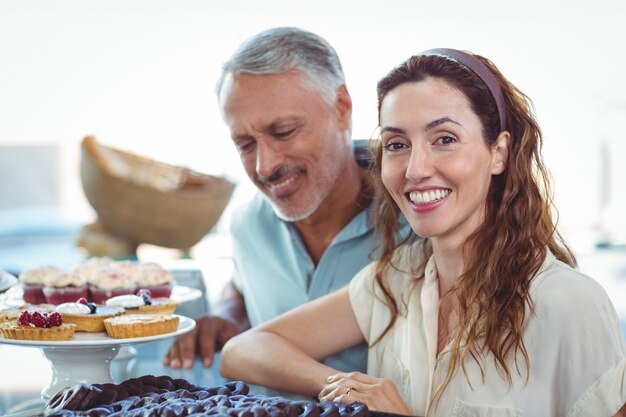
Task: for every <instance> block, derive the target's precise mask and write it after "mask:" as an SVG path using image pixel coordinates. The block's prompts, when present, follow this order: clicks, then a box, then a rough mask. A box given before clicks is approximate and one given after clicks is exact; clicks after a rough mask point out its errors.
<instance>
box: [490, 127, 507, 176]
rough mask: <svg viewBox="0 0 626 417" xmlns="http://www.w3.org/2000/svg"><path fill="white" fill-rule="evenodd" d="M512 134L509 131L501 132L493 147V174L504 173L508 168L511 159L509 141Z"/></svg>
mask: <svg viewBox="0 0 626 417" xmlns="http://www.w3.org/2000/svg"><path fill="white" fill-rule="evenodd" d="M510 141H511V135H510V134H509V132H507V131H504V132H500V134H499V135H498V138H497V139H496V141H495V143H494V144H493V146H492V147H491V174H492V175H498V174H502V173H503V172H504V170H505V169H506V165H507V162H508V160H509V143H510Z"/></svg>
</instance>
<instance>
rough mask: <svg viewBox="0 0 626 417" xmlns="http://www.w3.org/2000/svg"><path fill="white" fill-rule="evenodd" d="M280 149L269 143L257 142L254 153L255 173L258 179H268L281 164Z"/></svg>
mask: <svg viewBox="0 0 626 417" xmlns="http://www.w3.org/2000/svg"><path fill="white" fill-rule="evenodd" d="M282 161H283V155H282V152H281V151H280V148H279V147H278V146H276V145H275V144H273V143H271V142H266V141H259V142H258V143H257V153H256V173H257V175H258V176H260V177H269V176H270V175H272V174H273V173H274V172H275V171H276V169H277V168H278V167H279V166H280V165H281V164H282Z"/></svg>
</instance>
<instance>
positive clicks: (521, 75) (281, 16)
mask: <svg viewBox="0 0 626 417" xmlns="http://www.w3.org/2000/svg"><path fill="white" fill-rule="evenodd" d="M624 21H626V3H625V2H623V1H621V0H598V1H595V2H592V3H590V2H588V1H585V2H583V1H578V0H569V1H565V0H562V1H561V0H556V1H548V0H526V1H506V0H505V1H499V2H492V1H490V0H475V1H467V0H448V1H438V2H432V1H431V2H426V1H418V0H412V1H409V0H387V1H384V2H382V1H372V0H344V1H331V0H318V1H315V2H302V1H293V0H291V1H287V0H265V1H261V2H259V1H257V2H246V1H243V0H229V1H221V2H217V1H206V0H178V1H166V0H106V1H98V0H0V268H5V269H9V270H13V271H19V270H20V269H23V268H24V267H26V266H29V265H31V264H33V263H37V264H42V263H53V262H56V263H63V262H67V263H71V262H74V261H75V259H76V257H79V256H81V255H80V254H79V253H77V252H76V251H75V247H74V246H73V245H71V244H69V245H66V246H63V245H60V244H58V242H59V236H61V237H63V239H65V240H63V241H64V242H65V241H67V239H66V238H67V236H68V235H69V236H73V235H72V234H73V233H75V232H76V230H78V229H79V228H80V227H81V226H83V225H84V224H87V223H89V222H92V221H93V220H94V218H95V214H94V211H93V209H92V208H91V206H90V205H89V203H88V202H87V201H86V199H85V196H84V194H83V191H82V188H81V183H80V175H79V156H80V142H81V140H82V138H83V137H84V136H85V135H88V134H93V135H95V136H96V137H97V138H98V139H99V140H100V141H101V142H102V143H104V144H107V145H110V146H114V147H118V148H122V149H125V150H128V151H131V152H135V153H138V154H141V155H144V156H147V157H150V158H154V159H156V160H159V161H163V162H167V163H170V164H175V165H181V166H185V167H189V168H192V169H195V170H198V171H200V172H204V173H208V174H214V175H219V176H224V177H226V178H228V179H229V180H231V181H232V182H234V183H236V184H237V186H236V188H235V192H234V194H233V196H232V198H231V200H230V203H229V205H228V207H227V208H226V210H225V211H224V214H223V215H222V217H221V220H220V221H219V222H218V224H217V225H216V226H215V227H214V228H213V230H212V231H211V233H210V234H209V235H208V236H207V239H205V240H204V241H203V242H204V244H203V245H200V247H203V248H205V251H204V252H202V253H198V252H197V251H199V249H196V252H193V251H192V252H191V256H192V257H194V256H195V257H197V258H200V259H201V258H203V257H204V256H218V255H219V256H223V257H224V258H227V257H228V251H229V245H228V244H227V240H228V236H227V233H226V232H227V224H228V219H229V216H230V212H231V211H232V208H233V207H235V206H237V205H239V204H242V203H244V202H245V201H247V200H248V199H250V197H251V196H252V193H253V192H254V189H253V187H252V185H251V184H250V183H249V181H248V180H247V178H245V177H244V173H243V170H242V169H241V167H240V163H239V159H238V156H237V154H236V152H235V149H234V147H233V146H232V145H231V143H230V138H229V134H228V131H227V129H226V128H225V126H224V125H223V123H222V121H221V119H220V114H219V110H218V107H217V103H216V99H215V94H214V86H215V83H216V81H217V79H218V76H219V72H220V66H221V63H222V62H223V61H225V60H226V59H227V58H228V56H229V55H230V54H231V53H232V51H233V50H234V49H235V48H236V47H237V46H238V45H239V44H240V43H241V42H242V41H243V40H244V39H246V38H247V37H249V36H251V35H253V34H255V33H257V32H258V31H261V30H263V29H266V28H269V27H273V26H299V27H302V28H305V29H309V30H312V31H314V32H317V33H318V34H320V35H322V36H323V37H325V38H326V39H327V40H328V41H329V42H330V43H331V44H332V45H334V47H335V48H336V50H337V52H338V54H339V56H340V58H341V59H342V62H343V65H344V70H345V75H346V79H347V84H348V88H349V90H350V91H351V94H352V98H353V103H354V112H353V124H354V129H353V132H354V138H356V139H367V138H370V136H371V135H372V132H373V131H374V129H375V127H376V120H377V117H376V95H375V85H376V82H377V80H378V79H379V78H381V77H382V76H383V75H384V74H385V73H386V72H387V71H389V70H390V69H391V68H392V67H393V66H395V65H396V64H398V63H400V62H401V61H402V60H404V59H405V58H407V57H409V56H410V55H412V54H414V53H417V52H420V51H422V50H425V49H429V48H433V47H452V48H458V49H466V50H470V51H473V52H476V53H479V54H482V55H484V56H486V57H488V58H490V59H491V60H493V61H494V62H495V63H496V64H497V65H498V66H499V68H500V69H501V70H502V72H503V73H504V74H505V75H506V76H507V77H508V78H509V79H510V80H511V81H512V82H513V83H514V84H515V85H517V86H518V87H519V88H520V89H521V90H522V91H524V92H525V93H526V94H528V95H529V96H530V97H531V98H532V99H533V101H534V103H535V106H536V111H537V115H538V119H539V121H540V123H541V125H542V127H543V131H544V134H545V148H544V156H545V160H546V162H547V165H548V166H549V167H550V169H551V171H552V174H553V176H554V183H555V192H556V204H557V207H558V208H559V215H560V222H559V227H560V229H561V231H562V232H564V233H565V235H566V237H567V238H568V239H569V241H570V242H571V244H572V246H573V248H574V250H575V252H576V253H577V254H578V255H580V256H583V257H584V256H587V255H596V254H598V253H599V251H603V252H602V254H610V255H606V256H610V259H611V260H610V261H606V260H605V259H604V258H602V259H601V260H600V261H595V260H597V259H600V258H598V257H595V258H593V259H594V261H593V262H595V263H596V264H598V265H601V266H602V267H603V268H605V269H604V270H602V271H600V270H597V269H593V268H595V267H592V266H590V267H589V273H590V274H592V275H594V273H596V274H601V275H608V276H609V277H610V279H612V280H611V281H610V282H607V283H605V286H607V287H609V288H610V289H611V291H613V290H615V291H617V290H621V289H623V287H624V280H613V278H615V277H618V276H622V278H623V276H624V275H626V267H625V266H624V263H626V262H622V261H623V260H624V259H625V256H624V254H625V252H624V251H623V248H624V245H625V243H626V216H624V215H623V214H622V213H625V212H626V193H624V192H623V191H624V186H623V184H624V181H625V180H626V168H625V166H626V164H624V163H622V162H620V161H621V160H622V159H624V157H625V156H626V141H624V137H623V136H624V134H623V132H622V130H623V126H624V122H625V121H626V80H625V79H624V70H623V68H624V66H625V64H626V53H625V49H624V45H623V41H624V39H626V25H624V24H623V22H624ZM46 242H54V244H48V243H46ZM207 242H209V243H207ZM210 242H216V243H214V244H212V243H210ZM152 250H154V252H150V253H158V255H155V256H157V257H162V256H173V257H176V256H177V255H176V254H174V255H171V254H170V253H169V252H159V251H158V248H152ZM144 253H148V252H147V251H146V252H144ZM146 256H148V255H146ZM603 256H604V255H603ZM581 259H582V258H581ZM584 259H586V258H584ZM589 259H592V258H589ZM593 262H592V261H589V263H588V264H584V265H583V263H582V262H581V265H582V266H585V265H592V263H593ZM607 265H610V266H607ZM596 271H597V272H596ZM620 274H621V275H620ZM597 278H598V279H600V277H597ZM612 286H614V287H612ZM622 298H626V297H622ZM623 309H624V311H626V306H624V307H623Z"/></svg>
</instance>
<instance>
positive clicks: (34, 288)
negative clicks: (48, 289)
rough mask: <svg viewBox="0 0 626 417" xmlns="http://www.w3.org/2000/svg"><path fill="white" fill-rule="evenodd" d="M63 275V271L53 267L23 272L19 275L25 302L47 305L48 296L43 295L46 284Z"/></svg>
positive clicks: (42, 267)
mask: <svg viewBox="0 0 626 417" xmlns="http://www.w3.org/2000/svg"><path fill="white" fill-rule="evenodd" d="M63 273H64V272H63V270H62V269H60V268H57V267H56V266H51V265H46V266H40V267H37V268H33V269H28V270H26V271H23V272H22V273H21V274H20V275H19V280H20V284H21V285H22V289H23V290H24V302H25V303H29V304H45V303H46V296H45V295H44V293H43V287H44V285H45V282H46V281H47V280H49V279H52V278H53V277H55V276H56V275H61V274H63Z"/></svg>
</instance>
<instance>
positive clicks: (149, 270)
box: [133, 262, 174, 298]
mask: <svg viewBox="0 0 626 417" xmlns="http://www.w3.org/2000/svg"><path fill="white" fill-rule="evenodd" d="M133 277H134V278H135V284H137V288H140V289H146V290H149V291H150V294H151V296H152V297H154V298H168V297H169V296H170V295H172V287H173V286H174V276H173V275H172V273H171V272H170V271H168V270H167V269H165V268H163V267H162V266H161V265H159V264H157V263H154V262H144V263H140V264H139V265H137V266H136V269H135V273H134V274H133Z"/></svg>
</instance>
